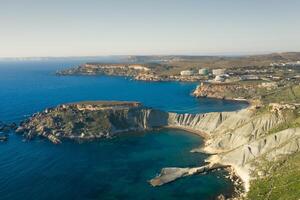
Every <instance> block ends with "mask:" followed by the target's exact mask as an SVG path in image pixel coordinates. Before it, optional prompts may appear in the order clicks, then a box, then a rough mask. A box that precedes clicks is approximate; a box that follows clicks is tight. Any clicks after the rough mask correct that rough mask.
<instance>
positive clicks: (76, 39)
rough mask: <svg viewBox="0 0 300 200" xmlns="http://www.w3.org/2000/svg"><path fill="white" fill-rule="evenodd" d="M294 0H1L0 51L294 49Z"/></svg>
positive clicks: (80, 53)
mask: <svg viewBox="0 0 300 200" xmlns="http://www.w3.org/2000/svg"><path fill="white" fill-rule="evenodd" d="M299 7H300V2H299V1H297V0H287V1H284V2H283V1H279V0H265V1H259V0H251V1H238V0H228V1H226V2H225V1H222V2H220V1H218V0H210V1H208V0H187V1H179V0H162V1H159V0H153V1H146V0H139V1H138V0H127V1H117V0H110V1H108V0H100V1H95V0H91V1H88V2H87V1H80V0H79V1H71V0H62V1H58V0H53V1H37V0H28V1H26V2H25V1H21V0H10V1H8V0H2V1H1V2H0V22H1V25H2V26H1V37H0V44H1V46H0V58H26V57H85V56H126V55H195V56H197V55H198V56H201V55H204V56H205V55H228V56H230V55H253V54H267V53H273V52H299V51H300V40H299V39H298V36H299V34H300V28H299V25H300V22H299V20H298V19H299V18H300V13H299V12H298V8H299Z"/></svg>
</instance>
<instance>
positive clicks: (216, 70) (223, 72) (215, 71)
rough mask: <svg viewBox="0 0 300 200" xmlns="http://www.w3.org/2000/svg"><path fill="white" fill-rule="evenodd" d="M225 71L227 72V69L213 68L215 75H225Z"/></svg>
mask: <svg viewBox="0 0 300 200" xmlns="http://www.w3.org/2000/svg"><path fill="white" fill-rule="evenodd" d="M225 72H226V70H225V69H213V70H212V73H213V75H215V76H220V75H223V74H225Z"/></svg>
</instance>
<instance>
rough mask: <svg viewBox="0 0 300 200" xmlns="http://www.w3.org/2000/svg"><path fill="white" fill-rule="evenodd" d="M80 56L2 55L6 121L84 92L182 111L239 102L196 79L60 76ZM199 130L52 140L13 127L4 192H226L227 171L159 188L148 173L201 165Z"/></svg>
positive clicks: (188, 195)
mask: <svg viewBox="0 0 300 200" xmlns="http://www.w3.org/2000/svg"><path fill="white" fill-rule="evenodd" d="M78 63H80V61H76V60H68V61H66V60H57V61H35V62H0V121H5V122H18V121H20V120H22V119H24V118H26V117H27V116H29V115H31V114H33V113H34V112H37V111H40V110H42V109H44V108H46V107H51V106H56V105H57V104H60V103H65V102H73V101H80V100H99V99H100V100H101V99H102V100H137V101H141V102H142V103H143V104H144V105H146V106H150V107H155V108H159V109H163V110H167V111H176V112H181V113H183V112H190V113H198V112H211V111H223V110H228V111H229V110H237V109H240V108H243V107H245V106H246V104H243V103H234V102H229V101H219V100H209V99H202V100H197V99H195V98H192V97H191V96H190V95H189V94H190V92H191V91H192V90H193V89H194V88H195V86H196V84H191V83H189V84H187V83H177V82H169V83H146V82H137V81H130V80H128V79H125V78H122V77H105V76H93V77H86V76H69V77H59V76H55V75H54V72H55V71H56V70H58V69H61V68H64V67H68V66H73V65H74V64H78ZM201 142H202V140H201V138H199V137H198V136H196V135H193V134H190V133H186V132H185V131H178V130H160V131H153V132H148V133H130V134H124V135H122V136H120V137H116V138H114V139H112V140H102V141H95V142H89V143H83V144H78V143H74V142H70V141H66V142H64V143H63V144H62V145H53V144H51V143H49V142H48V141H46V140H43V139H36V140H33V141H30V142H23V141H22V138H21V137H20V136H17V135H14V134H11V135H10V138H9V141H8V142H7V143H0V152H1V154H0V185H1V187H0V199H213V198H214V197H216V195H218V194H219V193H228V192H230V191H231V189H232V185H231V183H230V182H229V181H228V180H226V179H224V178H222V174H224V172H213V173H210V174H208V175H197V176H193V177H188V178H183V179H181V180H179V181H176V182H174V183H171V184H168V185H165V186H163V187H159V188H152V187H150V185H149V184H148V183H147V180H149V179H150V178H152V177H154V176H155V175H156V174H157V173H158V172H159V171H160V169H161V168H162V167H166V166H180V167H185V166H197V165H200V164H201V163H202V162H203V160H204V158H205V157H206V156H205V155H203V154H192V153H190V152H189V151H190V150H191V149H192V148H194V147H197V146H199V145H201Z"/></svg>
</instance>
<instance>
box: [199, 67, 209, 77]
mask: <svg viewBox="0 0 300 200" xmlns="http://www.w3.org/2000/svg"><path fill="white" fill-rule="evenodd" d="M208 73H209V71H208V69H207V68H203V69H199V75H204V76H206V75H208Z"/></svg>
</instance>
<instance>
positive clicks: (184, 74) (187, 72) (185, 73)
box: [180, 70, 194, 76]
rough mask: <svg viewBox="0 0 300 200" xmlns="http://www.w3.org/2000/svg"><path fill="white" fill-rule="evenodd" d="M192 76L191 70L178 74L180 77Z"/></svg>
mask: <svg viewBox="0 0 300 200" xmlns="http://www.w3.org/2000/svg"><path fill="white" fill-rule="evenodd" d="M193 74H194V71H192V70H184V71H181V72H180V75H181V76H192V75H193Z"/></svg>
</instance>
